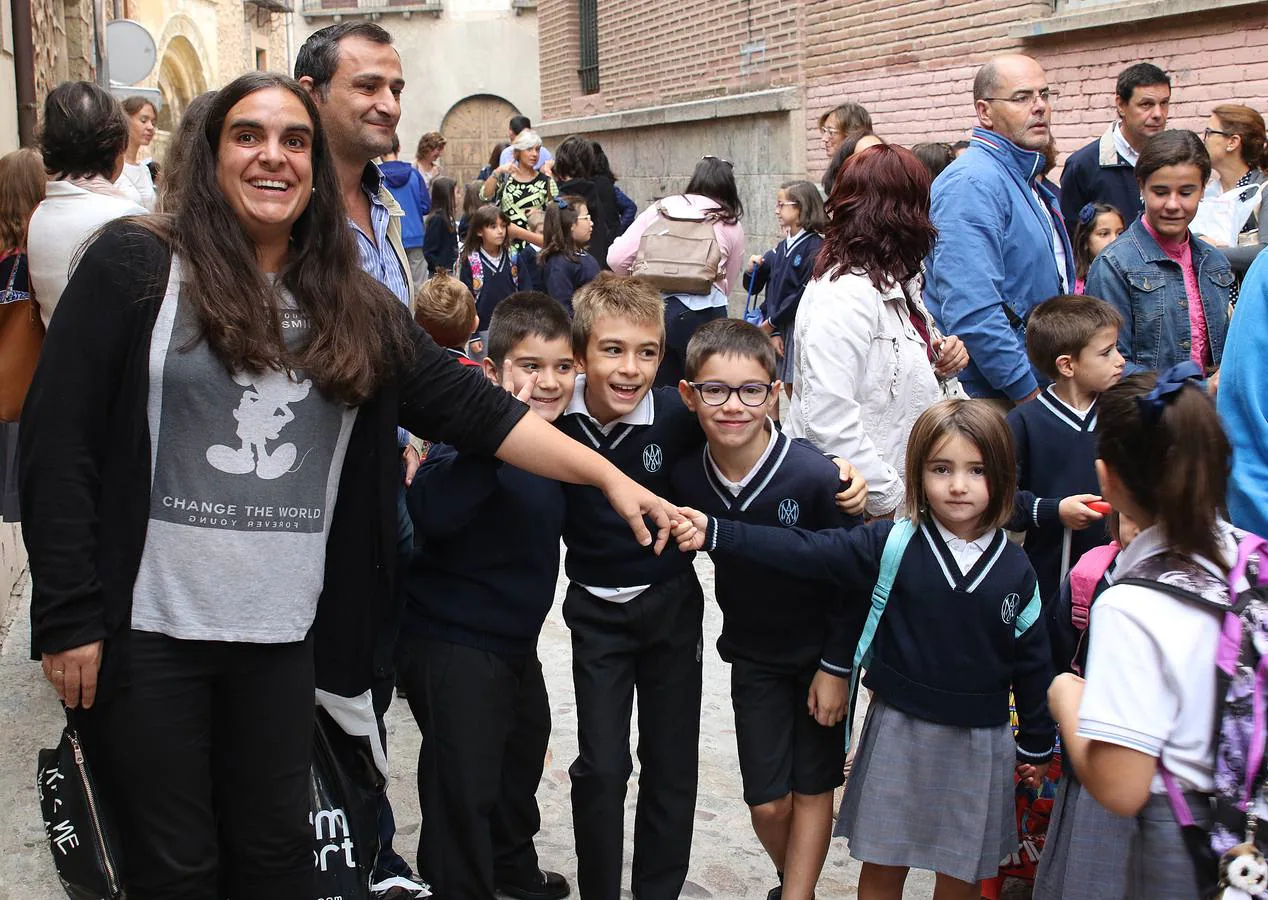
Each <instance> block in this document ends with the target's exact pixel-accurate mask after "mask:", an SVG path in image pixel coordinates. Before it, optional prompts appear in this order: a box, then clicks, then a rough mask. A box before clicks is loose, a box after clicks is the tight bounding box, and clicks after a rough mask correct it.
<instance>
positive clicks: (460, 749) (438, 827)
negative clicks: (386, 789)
mask: <svg viewBox="0 0 1268 900" xmlns="http://www.w3.org/2000/svg"><path fill="white" fill-rule="evenodd" d="M397 655H398V664H397V670H398V671H397V678H398V681H399V682H400V683H401V684H402V685H403V686H404V687H405V691H406V698H407V699H408V701H409V706H410V711H411V712H412V713H413V714H414V719H415V721H416V722H417V723H418V726H419V729H420V730H421V731H422V733H423V745H422V748H421V750H420V751H419V756H418V799H419V803H420V805H421V807H422V812H423V827H422V831H421V833H420V835H419V849H418V871H419V874H421V875H422V876H423V877H424V878H425V879H426V880H427V882H428V883H429V884H430V885H431V886H432V888H433V890H435V892H436V894H437V895H438V896H440V897H442V898H445V900H449V898H455V900H457V898H462V900H493V890H494V885H495V884H497V883H504V882H507V881H513V882H517V883H523V882H525V881H531V880H532V879H534V878H536V877H537V872H538V863H537V850H536V848H535V847H534V846H533V839H534V838H535V837H536V836H537V832H538V831H539V830H541V815H540V813H539V811H538V808H537V785H538V783H539V782H540V781H541V778H542V769H543V767H544V766H545V762H546V747H547V744H548V743H549V741H550V703H549V700H548V699H547V696H546V682H545V681H544V680H543V678H542V667H541V663H540V662H539V661H538V659H537V654H536V653H526V654H522V655H514V654H504V653H494V652H492V651H489V650H477V649H475V648H472V647H464V646H462V645H460V644H452V643H449V642H447V641H439V640H430V639H422V638H418V637H415V636H413V635H409V634H402V635H401V637H400V640H399V643H398V654H397Z"/></svg>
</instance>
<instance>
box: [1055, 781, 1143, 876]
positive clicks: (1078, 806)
mask: <svg viewBox="0 0 1268 900" xmlns="http://www.w3.org/2000/svg"><path fill="white" fill-rule="evenodd" d="M1135 835H1136V820H1135V819H1129V818H1124V817H1123V816H1116V815H1114V814H1113V813H1112V812H1110V811H1109V810H1107V809H1106V808H1105V807H1103V806H1101V804H1099V803H1097V802H1096V800H1094V799H1093V798H1092V795H1091V794H1089V793H1088V792H1087V791H1086V790H1084V788H1083V785H1081V784H1079V782H1078V779H1076V778H1075V777H1074V773H1073V772H1071V771H1070V770H1068V769H1067V770H1066V771H1065V772H1064V773H1062V776H1061V783H1060V784H1059V785H1057V796H1056V799H1055V800H1054V801H1053V804H1052V818H1051V820H1050V821H1049V823H1048V837H1047V840H1046V841H1045V842H1044V845H1043V854H1042V855H1041V856H1040V857H1039V869H1038V871H1037V872H1036V873H1035V892H1034V900H1123V898H1124V897H1126V896H1127V873H1128V861H1129V859H1130V856H1131V847H1132V840H1133V839H1134V837H1135Z"/></svg>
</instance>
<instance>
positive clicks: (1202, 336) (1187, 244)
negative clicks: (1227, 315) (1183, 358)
mask: <svg viewBox="0 0 1268 900" xmlns="http://www.w3.org/2000/svg"><path fill="white" fill-rule="evenodd" d="M1140 221H1141V222H1143V223H1144V225H1145V230H1146V231H1148V232H1149V234H1150V236H1151V237H1152V238H1153V239H1154V240H1155V241H1157V242H1158V246H1159V247H1161V248H1162V252H1163V253H1165V254H1167V256H1168V258H1170V259H1173V260H1175V261H1176V262H1178V263H1179V264H1180V271H1181V272H1183V273H1184V293H1185V295H1186V296H1188V298H1189V341H1190V344H1189V358H1190V359H1191V360H1193V361H1194V362H1195V363H1197V364H1198V365H1199V366H1201V367H1202V368H1203V370H1205V369H1206V368H1207V367H1208V366H1209V365H1210V362H1211V354H1210V353H1209V352H1208V350H1207V339H1206V310H1204V309H1203V308H1202V292H1201V290H1199V288H1198V273H1197V270H1196V269H1194V268H1193V243H1192V242H1191V241H1190V240H1189V236H1188V234H1187V233H1186V234H1185V237H1184V240H1183V241H1171V240H1167V239H1166V238H1163V237H1160V236H1159V234H1158V232H1156V231H1154V227H1153V226H1152V225H1150V224H1149V217H1148V216H1141V217H1140Z"/></svg>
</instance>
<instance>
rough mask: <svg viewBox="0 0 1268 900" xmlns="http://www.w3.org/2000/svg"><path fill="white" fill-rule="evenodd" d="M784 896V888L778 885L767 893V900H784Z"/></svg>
mask: <svg viewBox="0 0 1268 900" xmlns="http://www.w3.org/2000/svg"><path fill="white" fill-rule="evenodd" d="M783 896H784V886H783V885H782V884H777V885H775V886H774V887H773V888H771V889H770V890H769V891H767V892H766V900H782V898H783Z"/></svg>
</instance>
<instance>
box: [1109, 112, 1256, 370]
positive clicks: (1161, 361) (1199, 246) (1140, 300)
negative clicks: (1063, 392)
mask: <svg viewBox="0 0 1268 900" xmlns="http://www.w3.org/2000/svg"><path fill="white" fill-rule="evenodd" d="M1210 177H1211V158H1210V157H1209V156H1208V155H1207V152H1206V147H1204V146H1203V145H1202V140H1201V139H1200V138H1199V137H1198V136H1197V135H1196V134H1194V133H1193V132H1192V131H1181V130H1174V129H1173V130H1170V131H1163V132H1160V133H1159V134H1156V135H1154V136H1153V137H1152V138H1150V139H1149V142H1148V143H1147V144H1145V149H1144V150H1142V151H1141V153H1140V159H1138V160H1137V161H1136V182H1137V183H1138V184H1139V185H1140V192H1141V194H1142V195H1143V196H1144V198H1145V212H1144V214H1143V215H1142V216H1141V217H1140V218H1139V219H1137V220H1136V221H1135V222H1133V223H1131V225H1129V226H1128V227H1127V230H1126V231H1124V232H1123V234H1122V237H1120V238H1119V239H1118V240H1116V241H1114V243H1112V244H1110V245H1109V246H1108V247H1106V248H1105V250H1104V251H1102V253H1101V255H1100V256H1098V257H1097V258H1096V261H1095V262H1094V263H1092V267H1091V269H1090V270H1089V272H1088V276H1087V286H1086V291H1085V293H1087V294H1090V295H1091V296H1093V297H1100V298H1101V299H1102V300H1106V301H1108V302H1109V303H1111V304H1112V305H1113V306H1114V307H1116V308H1117V309H1118V311H1119V312H1120V313H1121V314H1122V316H1123V327H1122V328H1120V329H1119V331H1118V349H1119V351H1120V352H1121V353H1122V354H1123V358H1124V359H1125V360H1127V370H1126V371H1127V373H1128V374H1133V373H1136V372H1141V371H1147V370H1162V369H1169V368H1171V367H1172V366H1174V365H1175V364H1176V363H1178V362H1181V361H1182V360H1186V359H1191V360H1193V361H1194V362H1195V363H1197V364H1198V365H1199V366H1201V367H1202V368H1203V370H1205V371H1206V372H1207V373H1208V374H1209V373H1213V372H1215V371H1216V370H1217V369H1218V368H1219V365H1220V359H1221V358H1222V357H1223V355H1224V337H1225V334H1226V333H1227V331H1228V304H1229V297H1230V294H1231V292H1232V288H1233V270H1232V269H1231V268H1230V267H1229V264H1228V259H1227V258H1226V257H1225V256H1224V254H1223V253H1221V252H1220V251H1219V250H1217V249H1216V248H1215V247H1213V246H1211V245H1210V244H1208V243H1207V242H1206V241H1204V240H1202V239H1201V238H1198V237H1195V236H1194V235H1192V234H1190V233H1189V223H1190V222H1192V221H1193V218H1194V216H1196V215H1197V212H1198V203H1199V201H1201V199H1202V192H1203V190H1204V189H1205V187H1206V182H1207V180H1208V179H1209V178H1210Z"/></svg>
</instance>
